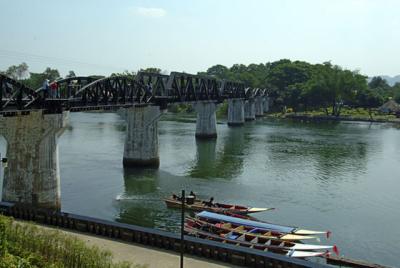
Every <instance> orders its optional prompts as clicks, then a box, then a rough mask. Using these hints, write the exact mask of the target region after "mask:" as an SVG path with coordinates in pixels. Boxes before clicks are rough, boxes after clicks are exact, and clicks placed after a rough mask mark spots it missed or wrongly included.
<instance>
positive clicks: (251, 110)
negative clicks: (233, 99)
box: [244, 98, 256, 121]
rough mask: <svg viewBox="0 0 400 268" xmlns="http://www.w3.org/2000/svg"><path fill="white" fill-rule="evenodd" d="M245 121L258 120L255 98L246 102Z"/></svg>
mask: <svg viewBox="0 0 400 268" xmlns="http://www.w3.org/2000/svg"><path fill="white" fill-rule="evenodd" d="M244 119H245V120H246V121H252V120H255V119H256V111H255V103H254V99H253V98H250V99H248V100H246V102H245V103H244Z"/></svg>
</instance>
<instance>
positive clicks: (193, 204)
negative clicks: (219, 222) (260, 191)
mask: <svg viewBox="0 0 400 268" xmlns="http://www.w3.org/2000/svg"><path fill="white" fill-rule="evenodd" d="M174 197H175V198H174ZM164 201H165V203H166V205H167V207H169V208H181V206H182V201H181V200H180V199H179V198H177V197H176V196H175V195H173V196H172V197H168V198H165V199H164ZM184 204H185V209H188V210H193V211H210V212H215V213H222V214H224V213H226V212H229V213H233V214H240V215H243V214H249V213H256V212H262V211H268V210H273V209H274V208H254V207H247V206H240V205H232V204H224V203H210V202H209V201H204V200H200V199H189V198H187V199H186V200H185V203H184Z"/></svg>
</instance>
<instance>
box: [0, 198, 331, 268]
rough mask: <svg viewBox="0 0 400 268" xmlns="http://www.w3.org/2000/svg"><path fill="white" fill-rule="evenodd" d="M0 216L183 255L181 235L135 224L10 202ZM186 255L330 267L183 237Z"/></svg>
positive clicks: (255, 263) (261, 263)
mask: <svg viewBox="0 0 400 268" xmlns="http://www.w3.org/2000/svg"><path fill="white" fill-rule="evenodd" d="M0 213H1V214H3V215H6V216H11V217H14V218H16V219H22V220H27V221H33V222H37V223H40V224H45V225H51V226H57V227H60V228H64V229H70V230H74V231H79V232H84V233H90V234H94V235H98V236H104V237H108V238H112V239H116V240H120V241H124V242H129V243H136V244H142V245H145V246H149V247H155V248H160V249H164V250H171V251H175V252H176V253H178V252H180V245H181V240H180V239H181V238H180V235H179V234H175V233H170V232H166V231H161V230H157V229H151V228H146V227H141V226H136V225H130V224H124V223H117V222H112V221H107V220H102V219H96V218H92V217H86V216H81V215H77V214H72V213H66V212H59V211H51V210H46V209H39V208H34V207H27V206H24V205H19V204H14V203H10V202H0ZM183 246H184V252H185V254H188V255H193V256H198V257H203V258H207V259H212V260H217V261H222V262H227V263H231V264H234V265H240V266H246V267H278V268H279V267H280V268H286V267H292V268H294V267H312V268H323V267H331V266H328V265H324V264H318V263H314V262H310V261H306V260H301V259H294V258H289V257H286V256H283V255H279V254H274V253H270V252H264V251H261V250H256V249H251V248H245V247H239V246H236V245H232V244H223V243H219V242H215V241H211V240H205V239H200V238H196V237H192V236H185V237H184V244H183Z"/></svg>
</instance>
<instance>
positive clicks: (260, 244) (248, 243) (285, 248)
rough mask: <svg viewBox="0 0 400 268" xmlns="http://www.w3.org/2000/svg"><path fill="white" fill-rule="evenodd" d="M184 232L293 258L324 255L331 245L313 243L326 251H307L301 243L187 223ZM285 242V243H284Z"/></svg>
mask: <svg viewBox="0 0 400 268" xmlns="http://www.w3.org/2000/svg"><path fill="white" fill-rule="evenodd" d="M185 232H186V233H187V234H189V235H192V236H196V237H199V238H203V239H209V240H213V241H217V242H222V243H227V244H234V245H237V246H242V247H247V248H253V249H258V250H263V251H268V252H273V253H276V254H282V255H285V256H288V257H293V258H307V257H319V256H324V255H326V254H328V253H327V252H329V251H328V250H329V249H331V248H332V247H330V246H326V248H316V247H312V246H313V245H310V246H311V247H310V248H312V249H310V250H313V249H316V250H324V249H326V251H323V252H321V251H307V250H301V247H299V246H298V247H297V249H296V245H301V244H295V243H291V244H287V242H283V241H282V242H280V243H279V244H277V243H276V242H272V241H271V240H265V241H264V240H262V239H259V238H257V239H254V238H251V237H250V238H247V237H246V235H236V236H233V235H232V234H231V235H229V236H228V237H224V236H219V235H216V234H214V233H211V232H207V231H203V230H200V229H197V228H194V227H193V226H190V225H189V224H188V223H186V224H185ZM285 243H286V244H285Z"/></svg>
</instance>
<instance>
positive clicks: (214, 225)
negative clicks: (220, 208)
mask: <svg viewBox="0 0 400 268" xmlns="http://www.w3.org/2000/svg"><path fill="white" fill-rule="evenodd" d="M186 221H187V222H188V223H190V224H193V225H197V226H202V228H203V229H204V228H208V229H209V230H211V231H212V232H215V233H217V234H227V233H229V232H235V233H238V234H241V235H243V234H244V235H249V236H252V237H261V238H263V239H275V240H280V241H300V240H310V239H316V238H317V237H315V236H310V235H296V234H285V233H281V232H277V231H271V230H265V229H260V228H253V227H248V226H243V225H236V224H232V223H229V222H213V221H207V219H205V220H201V219H199V218H190V217H187V219H186Z"/></svg>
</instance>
